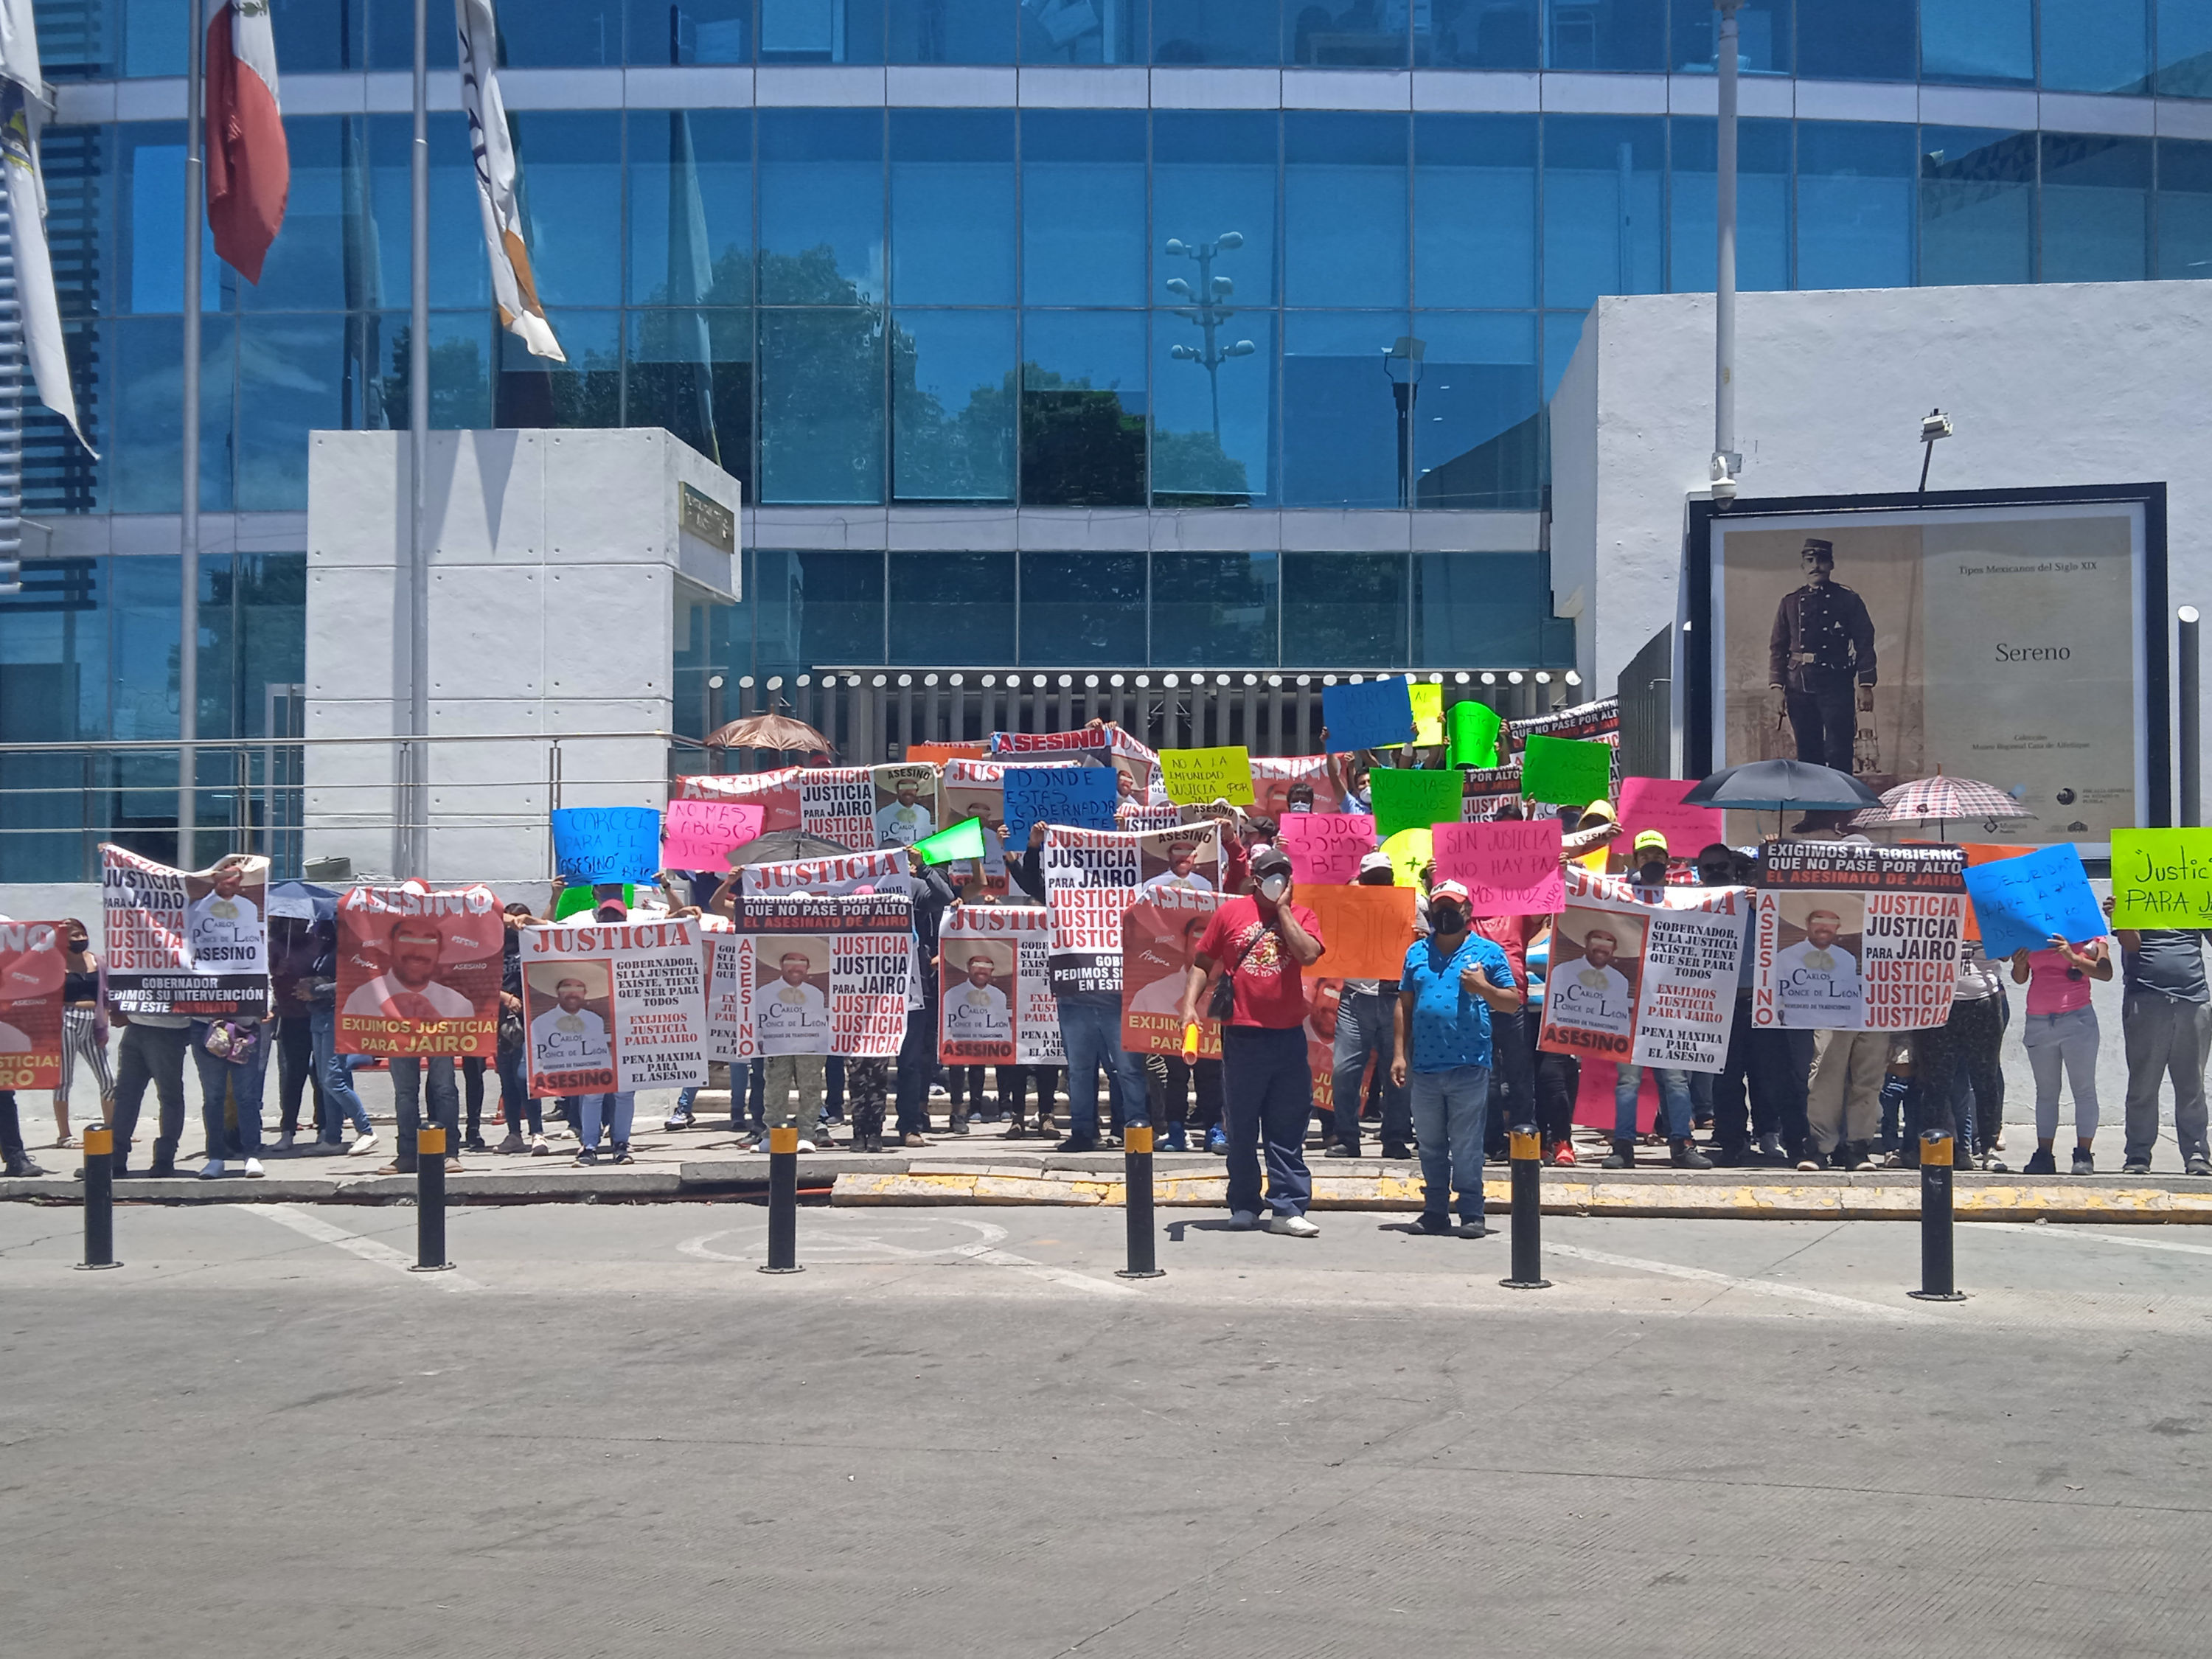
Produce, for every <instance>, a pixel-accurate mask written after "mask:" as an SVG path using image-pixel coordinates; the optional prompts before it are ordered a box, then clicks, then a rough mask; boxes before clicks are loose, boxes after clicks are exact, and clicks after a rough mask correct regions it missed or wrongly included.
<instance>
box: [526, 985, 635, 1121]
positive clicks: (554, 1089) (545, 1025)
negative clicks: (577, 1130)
mask: <svg viewBox="0 0 2212 1659" xmlns="http://www.w3.org/2000/svg"><path fill="white" fill-rule="evenodd" d="M522 985H523V1001H524V1005H525V1006H524V1014H525V1018H526V1019H527V1021H528V1023H529V1028H530V1070H531V1087H532V1091H535V1092H538V1093H539V1094H542V1095H582V1094H605V1093H608V1092H609V1091H611V1090H612V1089H613V1088H614V1087H615V993H614V975H613V973H612V971H611V969H610V968H609V967H608V965H607V964H606V963H604V962H533V963H530V964H529V965H528V966H527V967H526V968H525V969H523V974H522Z"/></svg>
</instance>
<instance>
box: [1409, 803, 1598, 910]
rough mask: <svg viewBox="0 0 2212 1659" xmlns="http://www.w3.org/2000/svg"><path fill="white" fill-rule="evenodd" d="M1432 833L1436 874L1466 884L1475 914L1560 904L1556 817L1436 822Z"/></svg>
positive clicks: (1561, 889) (1562, 903)
mask: <svg viewBox="0 0 2212 1659" xmlns="http://www.w3.org/2000/svg"><path fill="white" fill-rule="evenodd" d="M1432 833H1433V835H1434V836H1435V837H1436V843H1435V844H1436V854H1437V876H1438V877H1439V878H1442V879H1445V880H1450V881H1456V882H1461V883H1463V884H1465V885H1466V888H1467V891H1468V902H1469V904H1470V905H1472V906H1473V908H1474V914H1475V915H1479V916H1544V915H1553V914H1554V913H1555V912H1557V911H1559V910H1560V909H1562V908H1565V904H1566V890H1565V888H1564V887H1563V886H1562V885H1561V884H1560V879H1559V820H1558V819H1557V818H1500V819H1495V820H1492V822H1490V823H1439V824H1437V826H1436V828H1435V829H1434V830H1433V831H1432Z"/></svg>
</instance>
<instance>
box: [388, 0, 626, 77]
mask: <svg viewBox="0 0 2212 1659" xmlns="http://www.w3.org/2000/svg"><path fill="white" fill-rule="evenodd" d="M403 3H404V0H403ZM391 5H392V0H381V3H380V4H379V5H378V6H377V9H378V10H380V11H383V10H388V9H390V8H391ZM448 21H450V20H449V19H447V18H444V17H441V16H440V15H438V9H437V8H435V7H433V8H432V9H431V15H430V27H431V29H432V31H433V32H434V33H435V31H436V29H437V27H438V25H439V24H440V23H443V22H448ZM501 23H502V27H501V29H500V32H499V39H500V51H501V62H502V63H504V64H512V65H513V66H514V67H515V68H517V69H534V68H538V67H541V66H542V67H544V68H547V69H568V68H580V67H587V66H599V65H608V66H611V65H614V64H620V63H621V62H622V60H623V0H560V3H558V4H555V5H544V4H540V5H536V6H532V8H531V9H530V25H529V27H527V28H519V27H515V24H514V22H513V21H510V20H508V19H507V18H502V19H501ZM409 61H410V63H411V62H412V61H413V59H412V57H411V56H410V59H409Z"/></svg>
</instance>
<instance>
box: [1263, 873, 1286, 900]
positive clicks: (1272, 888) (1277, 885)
mask: <svg viewBox="0 0 2212 1659" xmlns="http://www.w3.org/2000/svg"><path fill="white" fill-rule="evenodd" d="M1290 884H1291V878H1289V877H1288V876H1285V875H1280V874H1277V875H1273V876H1269V877H1268V878H1267V879H1266V880H1264V881H1262V882H1261V884H1260V891H1261V893H1262V894H1263V895H1265V896H1267V898H1268V899H1269V900H1270V901H1277V900H1279V899H1281V897H1282V896H1283V894H1284V892H1285V890H1287V889H1288V888H1289V886H1290Z"/></svg>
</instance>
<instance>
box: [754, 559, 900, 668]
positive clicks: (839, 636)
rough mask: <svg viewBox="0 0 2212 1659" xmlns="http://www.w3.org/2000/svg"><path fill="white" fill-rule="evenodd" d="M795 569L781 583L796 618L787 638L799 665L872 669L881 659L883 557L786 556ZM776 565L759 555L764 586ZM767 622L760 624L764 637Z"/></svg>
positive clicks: (764, 586) (882, 656)
mask: <svg viewBox="0 0 2212 1659" xmlns="http://www.w3.org/2000/svg"><path fill="white" fill-rule="evenodd" d="M782 557H783V559H784V560H786V561H788V562H790V565H792V566H795V567H796V568H795V570H793V572H792V574H791V575H789V576H788V577H787V579H786V582H785V583H779V584H777V585H776V586H778V587H781V588H784V589H785V592H786V603H787V605H789V607H790V609H791V610H792V611H793V612H795V613H796V614H795V615H794V617H793V619H792V620H793V626H792V632H793V634H795V635H797V637H798V641H799V662H800V664H801V665H802V666H805V667H808V668H811V667H814V666H816V665H819V664H822V663H841V664H842V663H877V662H881V661H882V660H883V659H884V556H883V555H882V554H880V553H787V554H785V555H783V556H782ZM774 562H775V561H773V560H772V559H771V556H769V555H768V554H766V553H763V554H762V555H761V571H762V575H763V588H764V589H765V588H767V587H768V585H769V584H768V580H767V579H768V577H769V574H770V569H771V566H772V564H773V563H774ZM766 623H767V619H766V617H763V629H762V632H763V635H765V634H766V633H767V631H768V629H767V625H766Z"/></svg>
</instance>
